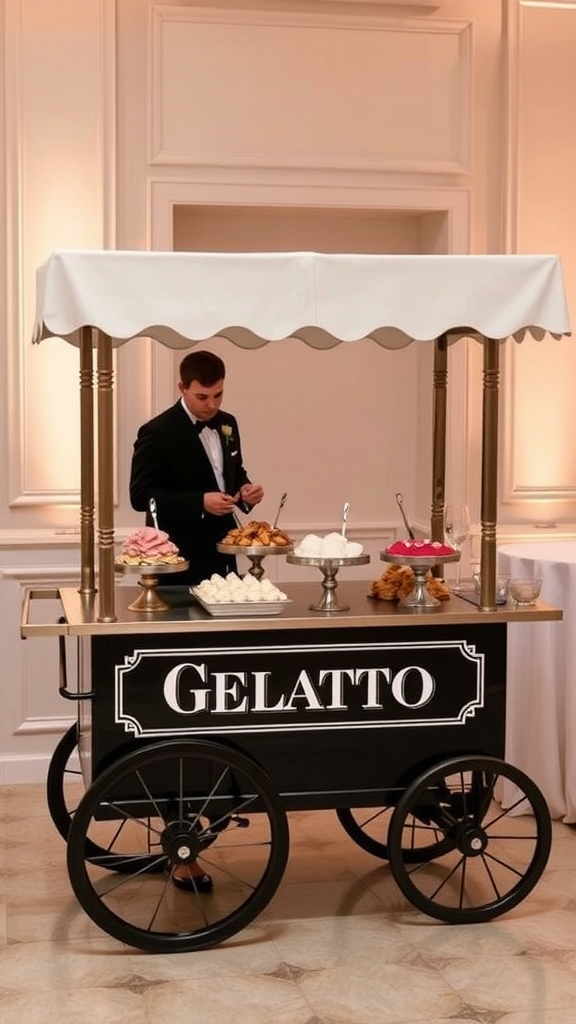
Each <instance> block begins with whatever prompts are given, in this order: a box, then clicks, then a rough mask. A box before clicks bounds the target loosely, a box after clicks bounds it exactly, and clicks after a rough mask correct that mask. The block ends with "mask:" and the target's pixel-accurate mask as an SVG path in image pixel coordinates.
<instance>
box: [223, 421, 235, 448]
mask: <svg viewBox="0 0 576 1024" xmlns="http://www.w3.org/2000/svg"><path fill="white" fill-rule="evenodd" d="M220 429H221V431H222V434H223V436H224V440H225V441H226V445H227V446H228V445H229V444H232V442H233V437H232V427H231V426H230V424H229V423H223V424H222V426H221V428H220Z"/></svg>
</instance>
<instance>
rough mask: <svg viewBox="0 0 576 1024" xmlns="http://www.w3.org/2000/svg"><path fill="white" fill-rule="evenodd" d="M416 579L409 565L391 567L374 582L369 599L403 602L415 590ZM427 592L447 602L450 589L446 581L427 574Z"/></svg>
mask: <svg viewBox="0 0 576 1024" xmlns="http://www.w3.org/2000/svg"><path fill="white" fill-rule="evenodd" d="M414 586H415V578H414V573H413V572H412V569H411V568H410V567H409V566H408V565H389V566H388V568H387V569H386V570H385V571H384V572H383V573H382V575H381V576H380V578H379V579H377V580H372V583H371V584H370V588H369V590H368V597H376V598H378V599H379V600H380V601H402V600H403V599H404V598H406V597H408V595H409V594H410V593H411V592H412V591H413V590H414ZM426 590H427V591H428V593H429V594H432V596H433V597H436V598H438V600H439V601H447V600H448V598H449V597H450V588H449V586H448V584H447V583H445V582H444V580H440V579H437V578H436V577H435V576H433V575H432V573H430V572H429V573H427V576H426Z"/></svg>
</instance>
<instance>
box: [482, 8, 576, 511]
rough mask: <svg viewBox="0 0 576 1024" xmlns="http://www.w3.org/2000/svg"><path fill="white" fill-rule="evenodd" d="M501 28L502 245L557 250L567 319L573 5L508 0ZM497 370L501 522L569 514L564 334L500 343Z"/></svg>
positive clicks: (573, 165)
mask: <svg viewBox="0 0 576 1024" xmlns="http://www.w3.org/2000/svg"><path fill="white" fill-rule="evenodd" d="M509 27H510V33H509V38H508V48H509V61H508V64H509V68H510V110H509V122H510V124H509V128H510V161H511V168H510V171H511V173H510V185H509V192H510V195H509V207H510V208H509V247H510V248H511V249H512V250H513V251H519V252H558V253H560V254H561V255H562V262H563V268H564V275H565V280H566V284H567V294H568V302H569V307H570V309H571V311H572V312H571V315H572V320H573V322H574V321H575V319H576V287H575V282H576V249H575V247H574V224H575V223H576V190H575V189H574V182H575V181H576V118H575V117H574V112H573V111H574V100H575V97H576V61H575V60H574V56H575V54H576V4H575V3H561V2H558V0H555V2H548V0H530V2H526V0H513V3H512V4H510V9H509ZM502 376H503V384H504V395H505V402H504V405H503V431H502V439H503V448H502V470H503V472H502V478H501V493H502V501H503V519H504V520H506V519H508V520H513V519H514V517H517V516H518V515H520V516H522V517H525V516H526V515H527V514H530V510H531V514H532V517H533V519H534V521H543V522H547V521H550V520H558V521H560V522H566V521H569V520H573V519H574V516H575V513H576V448H575V447H574V445H573V443H572V441H571V437H572V435H573V428H572V426H571V410H572V407H573V390H574V389H573V381H574V377H575V376H576V347H575V346H574V343H573V340H572V339H569V338H565V339H562V340H561V341H558V342H554V341H552V340H551V339H549V340H547V341H546V343H544V344H537V343H534V342H527V343H525V344H523V345H521V346H519V347H518V346H514V345H507V346H506V351H505V355H504V360H503V374H502Z"/></svg>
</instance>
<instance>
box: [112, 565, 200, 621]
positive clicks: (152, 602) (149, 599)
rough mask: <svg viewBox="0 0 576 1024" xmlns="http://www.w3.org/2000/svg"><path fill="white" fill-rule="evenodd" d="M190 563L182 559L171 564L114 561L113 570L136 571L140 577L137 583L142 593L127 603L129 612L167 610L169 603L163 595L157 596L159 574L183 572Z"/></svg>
mask: <svg viewBox="0 0 576 1024" xmlns="http://www.w3.org/2000/svg"><path fill="white" fill-rule="evenodd" d="M189 565H190V563H189V562H186V561H185V560H184V559H183V560H182V561H181V562H174V563H173V564H172V565H126V563H125V562H115V563H114V570H115V571H116V572H124V573H138V574H139V576H140V579H139V580H138V585H139V586H140V587H142V593H141V594H139V595H138V597H137V598H136V600H135V601H132V604H129V605H128V610H129V611H131V612H167V611H168V610H169V609H170V605H169V604H167V603H166V601H165V600H164V598H163V597H159V595H158V592H157V590H156V587H157V586H158V583H159V579H158V577H159V576H163V575H164V574H165V573H168V572H184V571H185V570H186V569H188V567H189Z"/></svg>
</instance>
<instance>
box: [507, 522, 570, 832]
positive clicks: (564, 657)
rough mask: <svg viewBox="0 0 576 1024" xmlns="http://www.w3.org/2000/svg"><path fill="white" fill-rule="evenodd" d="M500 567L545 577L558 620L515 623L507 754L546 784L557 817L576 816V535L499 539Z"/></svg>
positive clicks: (544, 589)
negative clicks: (505, 541)
mask: <svg viewBox="0 0 576 1024" xmlns="http://www.w3.org/2000/svg"><path fill="white" fill-rule="evenodd" d="M498 570H499V572H502V573H508V574H510V575H511V576H522V577H525V576H538V577H541V578H542V591H541V595H540V596H541V599H542V600H543V601H545V602H550V603H551V604H554V605H555V606H557V607H560V608H562V610H563V618H562V620H560V621H556V622H530V623H524V622H522V623H515V624H513V625H511V626H510V627H509V630H508V669H507V674H508V698H507V700H508V712H507V735H506V757H507V760H508V761H509V762H510V763H511V764H515V765H517V767H518V768H521V769H522V770H523V771H525V772H526V773H527V774H528V775H530V777H531V778H532V779H534V781H535V782H536V784H537V785H538V786H539V787H540V789H541V790H542V793H543V794H544V796H545V798H546V800H547V802H548V805H549V808H550V813H551V815H552V817H553V818H562V819H563V820H564V821H565V822H567V823H572V822H576V631H575V630H574V622H575V620H576V540H563V541H549V540H545V541H538V542H527V543H513V544H505V545H500V546H499V547H498Z"/></svg>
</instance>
